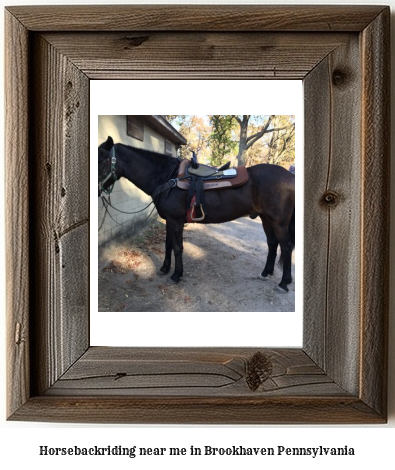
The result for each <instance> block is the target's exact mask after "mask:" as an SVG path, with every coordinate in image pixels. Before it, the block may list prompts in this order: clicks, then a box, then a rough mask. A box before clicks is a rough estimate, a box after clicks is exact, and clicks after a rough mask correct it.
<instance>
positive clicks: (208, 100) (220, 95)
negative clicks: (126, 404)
mask: <svg viewBox="0 0 395 470" xmlns="http://www.w3.org/2000/svg"><path fill="white" fill-rule="evenodd" d="M130 87H131V82H130V81H127V80H116V81H114V80H93V81H91V84H90V106H91V107H90V111H91V113H90V122H91V125H90V131H91V162H92V167H94V165H95V164H96V162H97V142H98V136H97V133H98V126H97V122H98V115H99V114H103V115H124V114H129V113H133V114H150V113H151V114H153V113H154V112H155V114H158V112H162V114H171V113H173V114H196V115H204V114H243V110H245V111H244V112H247V111H248V113H249V114H261V113H262V112H264V113H265V114H293V115H295V121H296V150H297V152H296V153H297V157H296V162H297V163H296V166H297V168H298V169H297V171H296V207H297V209H296V210H297V214H298V215H297V218H296V223H297V225H296V246H297V247H298V250H297V253H296V259H297V260H300V262H298V261H296V267H295V269H296V272H295V283H296V284H295V291H296V292H295V303H296V311H295V312H276V313H273V312H272V313H268V312H265V313H261V312H254V313H253V312H243V313H239V312H225V313H223V312H216V313H213V312H208V313H207V312H206V313H188V314H185V313H182V312H180V313H176V312H168V313H166V314H164V313H163V312H144V313H141V314H138V313H130V312H98V308H97V300H98V295H97V289H98V287H97V282H98V279H97V276H96V274H95V273H97V230H98V226H97V218H95V217H91V237H92V243H91V273H93V275H91V287H92V291H91V317H90V319H91V325H90V326H91V345H92V346H104V345H105V346H164V347H167V346H169V347H172V346H194V347H199V346H207V347H208V346H231V347H232V346H233V347H236V346H251V347H254V346H260V347H262V346H266V347H300V346H301V345H302V323H303V305H302V298H303V296H302V294H303V285H302V279H303V272H302V267H303V263H302V260H303V252H302V250H300V249H299V247H303V240H302V235H303V173H304V172H303V155H302V154H303V86H302V81H301V80H266V81H261V82H254V86H251V83H246V82H245V81H243V80H231V81H228V82H227V81H223V80H220V81H217V80H175V81H169V80H163V81H160V80H156V81H155V85H154V86H153V85H152V81H147V80H141V81H138V82H137V81H133V87H136V89H138V90H139V95H138V96H136V94H134V93H130ZM258 87H259V94H258V93H257V88H258ZM191 90H193V92H192V91H191ZM148 95H149V96H150V99H149V100H147V99H146V96H148ZM175 95H177V96H186V97H188V99H185V100H177V101H176V102H174V99H173V96H175ZM229 96H232V98H231V99H229ZM246 104H247V106H248V110H247V109H245V108H246ZM96 185H97V175H96V174H95V173H94V172H92V173H91V213H92V214H95V212H96V210H97V204H98V203H97V189H96ZM100 205H101V203H100V202H99V206H100ZM262 237H263V232H262ZM263 262H264V257H263V255H262V268H263V265H264V264H263ZM258 274H259V272H257V273H256V275H257V276H258ZM264 288H265V286H264V285H262V289H264ZM278 295H284V294H278ZM192 324H193V328H191V325H192ZM208 324H209V325H210V328H207V325H208ZM120 325H122V327H121V328H120ZM223 325H227V328H226V330H224V328H223ZM250 325H255V326H256V327H255V328H254V329H253V331H251V327H250ZM284 325H286V328H284ZM164 331H166V334H163V332H164Z"/></svg>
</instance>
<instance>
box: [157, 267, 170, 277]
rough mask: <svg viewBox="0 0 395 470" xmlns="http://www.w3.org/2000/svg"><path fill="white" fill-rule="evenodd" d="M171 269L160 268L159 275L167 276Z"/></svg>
mask: <svg viewBox="0 0 395 470" xmlns="http://www.w3.org/2000/svg"><path fill="white" fill-rule="evenodd" d="M169 271H170V269H166V268H160V269H159V271H158V275H159V276H166V274H169Z"/></svg>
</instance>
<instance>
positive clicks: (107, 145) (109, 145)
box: [99, 136, 114, 151]
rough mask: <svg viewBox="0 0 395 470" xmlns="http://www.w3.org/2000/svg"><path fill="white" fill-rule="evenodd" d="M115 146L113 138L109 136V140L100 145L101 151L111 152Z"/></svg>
mask: <svg viewBox="0 0 395 470" xmlns="http://www.w3.org/2000/svg"><path fill="white" fill-rule="evenodd" d="M113 146H114V141H113V140H112V137H110V136H108V137H107V140H106V141H105V142H103V143H102V144H100V146H99V149H104V150H108V151H110V150H111V149H112V148H113Z"/></svg>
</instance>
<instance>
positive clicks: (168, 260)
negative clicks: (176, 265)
mask: <svg viewBox="0 0 395 470" xmlns="http://www.w3.org/2000/svg"><path fill="white" fill-rule="evenodd" d="M165 247H166V253H165V260H164V261H163V266H162V267H161V268H160V272H161V273H163V274H167V273H168V272H169V271H170V267H171V252H172V251H173V241H172V237H171V233H170V230H169V225H168V224H167V223H166V245H165Z"/></svg>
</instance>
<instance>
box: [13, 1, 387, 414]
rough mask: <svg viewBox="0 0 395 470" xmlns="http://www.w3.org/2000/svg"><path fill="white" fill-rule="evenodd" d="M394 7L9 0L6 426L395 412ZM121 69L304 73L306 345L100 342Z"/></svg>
mask: <svg viewBox="0 0 395 470" xmlns="http://www.w3.org/2000/svg"><path fill="white" fill-rule="evenodd" d="M389 18H390V14H389V8H388V7H379V6H364V7H363V6H336V7H332V6H248V7H247V6H246V7H244V6H216V7H214V6H203V5H201V6H200V5H199V6H192V5H191V6H187V7H182V6H171V7H169V6H166V7H164V6H145V7H143V6H97V7H90V6H67V7H65V6H57V7H46V6H42V7H10V8H7V9H6V12H5V21H6V134H5V135H6V152H5V156H6V166H7V172H6V207H7V209H6V211H7V213H6V215H7V364H8V365H7V377H8V383H7V396H8V409H7V416H8V419H12V420H29V421H30V420H33V421H61V422H62V421H69V422H102V423H109V422H125V423H126V422H128V423H129V422H130V423H139V422H144V423H165V422H166V423H383V422H385V421H386V417H387V411H386V410H387V320H388V318H387V316H388V271H389V265H388V263H389V262H388V258H389V256H388V250H389V248H388V247H389V220H388V215H389V210H388V207H389ZM110 78H111V79H114V78H124V79H135V78H146V79H155V78H169V79H170V78H171V79H178V78H183V79H189V78H195V79H196V78H197V79H202V78H207V79H214V78H215V79H237V78H244V79H270V78H277V79H303V80H304V87H305V100H306V105H305V237H304V238H305V260H304V271H305V283H304V285H305V293H304V340H303V348H301V349H300V350H293V349H281V350H280V349H270V350H267V349H265V348H263V349H262V350H260V353H261V356H260V357H259V356H257V355H256V353H257V352H258V351H257V350H256V349H249V348H246V349H232V348H230V349H229V348H228V349H223V348H213V349H193V348H191V349H183V348H170V349H159V348H158V349H148V348H142V349H136V348H106V347H95V348H92V347H90V346H89V256H88V253H89V224H88V220H89V193H88V188H87V186H88V185H87V181H88V174H89V134H88V130H89V81H90V80H91V79H110ZM92 171H95V170H94V168H93V169H92ZM254 361H255V365H254ZM262 381H263V382H262ZM261 382H262V383H261ZM256 387H258V388H257V389H256V390H255V391H253V390H254V389H255V388H256Z"/></svg>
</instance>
